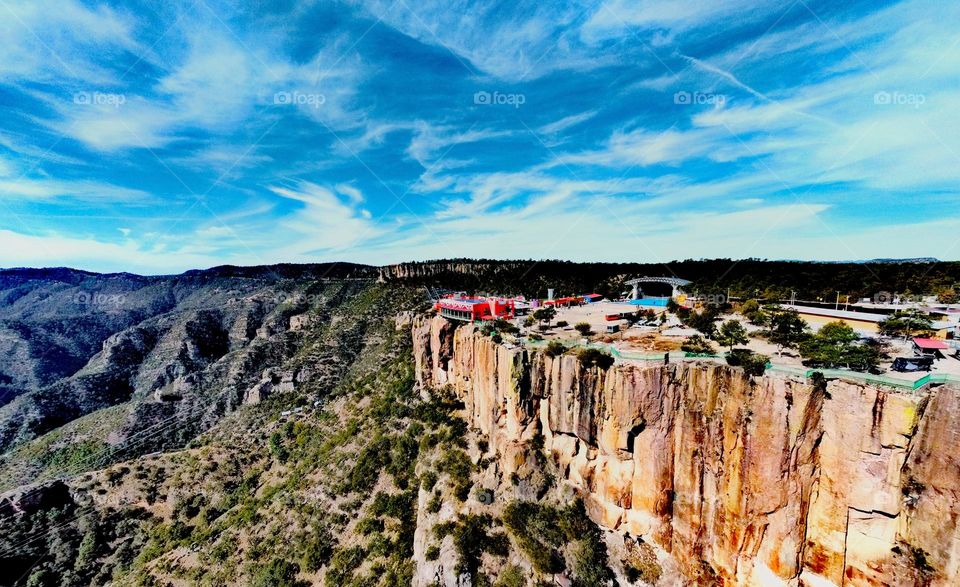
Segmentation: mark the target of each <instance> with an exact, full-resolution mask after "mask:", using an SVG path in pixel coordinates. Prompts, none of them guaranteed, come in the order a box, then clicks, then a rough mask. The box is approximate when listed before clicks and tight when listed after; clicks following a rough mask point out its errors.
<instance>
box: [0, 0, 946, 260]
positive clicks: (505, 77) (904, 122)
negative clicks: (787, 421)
mask: <svg viewBox="0 0 960 587" xmlns="http://www.w3.org/2000/svg"><path fill="white" fill-rule="evenodd" d="M0 15H2V16H0V34H2V38H3V47H4V49H3V51H2V52H0V108H2V110H0V112H2V117H0V266H5V267H9V266H51V265H57V266H60V265H67V266H73V267H79V268H84V269H91V270H99V271H131V272H136V273H145V274H150V273H167V272H174V271H181V270H184V269H188V268H195V267H208V266H212V265H217V264H223V263H235V264H243V265H252V264H261V263H273V262H310V261H329V260H346V261H356V262H365V263H374V264H382V263H390V262H397V261H402V260H422V259H432V258H441V257H460V256H467V257H488V258H489V257H494V258H514V259H516V258H521V259H527V258H564V259H572V260H580V261H593V260H605V261H650V262H657V261H661V262H663V261H669V260H671V259H679V258H701V257H707V258H713V257H736V258H739V257H761V258H771V259H785V258H786V259H824V260H839V259H864V258H874V257H913V256H935V257H939V258H941V259H958V258H960V240H958V239H960V230H958V229H960V209H958V203H960V197H958V189H960V181H958V180H960V76H958V75H957V74H958V71H960V32H958V31H960V3H955V2H939V1H936V2H935V1H932V0H931V1H926V2H913V1H904V2H877V1H864V2H843V3H837V2H827V1H823V2H819V1H813V0H797V1H796V2H790V0H787V1H777V2H765V1H752V2H747V1H743V0H727V1H725V2H715V1H710V2H708V1H702V0H687V1H682V2H681V1H678V0H602V1H596V2H586V1H583V2H563V1H557V2H527V1H520V2H517V1H509V2H461V1H458V0H445V1H442V2H441V1H436V2H434V1H432V0H418V1H417V2H412V1H410V0H394V1H390V0H367V1H364V0H355V1H347V2H325V1H321V2H296V1H276V2H270V1H267V0H262V1H253V2H251V1H249V0H248V1H246V2H216V1H214V0H197V1H196V2H192V1H189V0H188V1H185V2H170V3H156V2H149V3H139V2H131V1H124V2H102V3H92V2H81V1H78V0H0Z"/></svg>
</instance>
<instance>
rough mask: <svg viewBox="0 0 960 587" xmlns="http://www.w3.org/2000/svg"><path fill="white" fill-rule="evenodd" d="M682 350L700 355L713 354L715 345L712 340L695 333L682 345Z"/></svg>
mask: <svg viewBox="0 0 960 587" xmlns="http://www.w3.org/2000/svg"><path fill="white" fill-rule="evenodd" d="M680 350H682V351H683V352H685V353H695V354H698V355H712V354H713V353H714V348H713V345H712V344H710V341H708V340H707V339H705V338H704V337H703V336H701V335H699V334H694V335H693V336H691V337H690V338H688V339H687V340H685V341H684V342H683V344H681V345H680Z"/></svg>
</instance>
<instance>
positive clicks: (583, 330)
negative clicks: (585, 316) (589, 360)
mask: <svg viewBox="0 0 960 587" xmlns="http://www.w3.org/2000/svg"><path fill="white" fill-rule="evenodd" d="M573 328H574V329H575V330H576V331H577V332H579V333H580V334H582V335H583V336H590V335H591V334H593V330H592V329H591V328H590V325H589V324H587V323H586V322H577V323H576V324H575V325H574V327H573Z"/></svg>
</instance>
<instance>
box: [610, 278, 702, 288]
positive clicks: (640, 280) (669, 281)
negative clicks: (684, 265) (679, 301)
mask: <svg viewBox="0 0 960 587" xmlns="http://www.w3.org/2000/svg"><path fill="white" fill-rule="evenodd" d="M624 283H626V284H627V285H636V284H638V283H666V284H668V285H672V286H674V287H683V286H684V285H690V284H691V283H693V282H692V281H687V280H686V279H680V278H679V277H638V278H636V279H631V280H629V281H626V282H624Z"/></svg>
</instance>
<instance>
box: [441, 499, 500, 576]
mask: <svg viewBox="0 0 960 587" xmlns="http://www.w3.org/2000/svg"><path fill="white" fill-rule="evenodd" d="M493 524H494V522H493V518H492V517H491V516H489V515H487V514H481V515H478V514H467V515H462V516H460V517H459V518H458V519H457V520H456V521H455V522H445V523H443V524H437V525H436V526H435V527H434V529H433V531H434V534H435V535H436V537H437V538H438V539H439V540H443V539H444V537H446V536H451V537H452V538H453V545H454V547H455V548H456V549H457V555H458V557H459V558H458V561H457V573H461V574H462V573H469V574H470V575H473V576H476V574H477V570H478V569H479V568H480V558H481V556H483V553H484V552H489V553H490V554H493V555H495V556H507V554H509V552H510V542H509V541H508V540H507V537H506V536H505V535H504V534H503V533H502V532H491V531H490V530H491V528H492V527H493Z"/></svg>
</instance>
